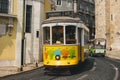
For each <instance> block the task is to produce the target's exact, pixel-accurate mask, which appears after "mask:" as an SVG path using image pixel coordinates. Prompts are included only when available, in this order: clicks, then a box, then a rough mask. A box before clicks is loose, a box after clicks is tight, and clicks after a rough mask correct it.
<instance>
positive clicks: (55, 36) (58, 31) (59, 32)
mask: <svg viewBox="0 0 120 80" xmlns="http://www.w3.org/2000/svg"><path fill="white" fill-rule="evenodd" d="M52 42H53V44H62V43H63V26H54V27H52Z"/></svg>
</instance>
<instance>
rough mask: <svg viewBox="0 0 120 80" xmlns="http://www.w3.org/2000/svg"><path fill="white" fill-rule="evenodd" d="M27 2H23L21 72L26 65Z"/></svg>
mask: <svg viewBox="0 0 120 80" xmlns="http://www.w3.org/2000/svg"><path fill="white" fill-rule="evenodd" d="M24 28H25V0H23V20H22V40H21V41H22V43H21V68H20V71H23V65H24V39H25V32H24Z"/></svg>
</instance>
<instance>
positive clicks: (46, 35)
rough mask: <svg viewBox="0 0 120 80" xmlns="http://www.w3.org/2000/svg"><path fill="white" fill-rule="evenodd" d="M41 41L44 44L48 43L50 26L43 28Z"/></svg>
mask: <svg viewBox="0 0 120 80" xmlns="http://www.w3.org/2000/svg"><path fill="white" fill-rule="evenodd" d="M43 42H44V44H50V28H49V27H44V28H43Z"/></svg>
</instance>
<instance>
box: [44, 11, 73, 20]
mask: <svg viewBox="0 0 120 80" xmlns="http://www.w3.org/2000/svg"><path fill="white" fill-rule="evenodd" d="M56 16H69V17H73V11H54V12H47V13H46V18H47V19H48V18H49V17H56Z"/></svg>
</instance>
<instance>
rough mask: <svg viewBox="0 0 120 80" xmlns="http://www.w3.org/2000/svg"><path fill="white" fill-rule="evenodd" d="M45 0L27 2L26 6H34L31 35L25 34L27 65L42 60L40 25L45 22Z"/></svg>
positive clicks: (29, 0) (28, 0)
mask: <svg viewBox="0 0 120 80" xmlns="http://www.w3.org/2000/svg"><path fill="white" fill-rule="evenodd" d="M43 3H44V1H43V0H33V1H31V0H27V1H26V5H32V20H31V33H25V55H24V56H25V58H24V59H25V64H27V63H34V62H35V63H36V62H38V61H40V60H41V58H42V57H41V56H40V55H41V53H40V42H39V35H40V32H39V31H40V25H41V22H42V21H43V8H44V6H43V5H44V4H43ZM37 32H38V33H39V35H38V37H37Z"/></svg>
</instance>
